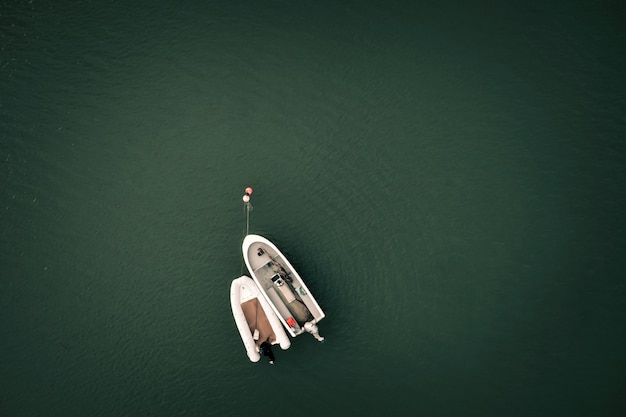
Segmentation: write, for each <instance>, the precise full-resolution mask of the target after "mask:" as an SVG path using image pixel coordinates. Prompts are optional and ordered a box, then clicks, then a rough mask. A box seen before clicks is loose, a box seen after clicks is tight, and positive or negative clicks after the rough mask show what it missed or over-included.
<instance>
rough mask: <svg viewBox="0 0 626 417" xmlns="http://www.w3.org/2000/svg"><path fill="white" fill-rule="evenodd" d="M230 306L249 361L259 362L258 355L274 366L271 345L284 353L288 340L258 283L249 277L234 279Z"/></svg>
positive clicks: (288, 344)
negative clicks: (267, 359) (265, 357)
mask: <svg viewBox="0 0 626 417" xmlns="http://www.w3.org/2000/svg"><path fill="white" fill-rule="evenodd" d="M230 304H231V307H232V310H233V317H234V318H235V323H236V324H237V329H238V330H239V333H240V334H241V340H243V345H244V346H245V348H246V353H247V354H248V358H250V360H251V361H252V362H258V361H259V359H261V354H263V355H265V356H268V357H269V361H270V363H274V355H273V353H272V350H271V346H272V345H276V344H278V345H280V347H281V349H283V350H286V349H289V346H291V340H289V337H288V336H287V334H286V333H285V330H284V329H283V326H282V324H281V323H280V321H279V319H278V317H276V314H275V313H274V310H273V308H272V307H271V306H270V305H269V303H268V302H267V300H266V299H265V297H264V296H263V295H262V294H261V291H260V290H259V287H258V286H257V284H256V283H255V282H254V281H253V280H252V279H251V278H250V277H248V276H245V275H244V276H241V277H239V278H237V279H234V280H233V282H232V283H231V285H230Z"/></svg>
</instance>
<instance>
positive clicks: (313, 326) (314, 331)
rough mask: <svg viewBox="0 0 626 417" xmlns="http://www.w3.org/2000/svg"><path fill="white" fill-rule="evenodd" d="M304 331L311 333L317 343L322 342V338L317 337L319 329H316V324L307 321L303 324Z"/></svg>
mask: <svg viewBox="0 0 626 417" xmlns="http://www.w3.org/2000/svg"><path fill="white" fill-rule="evenodd" d="M304 330H306V331H307V332H309V333H311V334H312V335H313V337H314V338H315V339H316V340H317V341H318V342H323V341H324V338H323V337H322V336H320V335H319V329H318V328H317V324H315V323H313V322H310V321H307V322H306V323H304Z"/></svg>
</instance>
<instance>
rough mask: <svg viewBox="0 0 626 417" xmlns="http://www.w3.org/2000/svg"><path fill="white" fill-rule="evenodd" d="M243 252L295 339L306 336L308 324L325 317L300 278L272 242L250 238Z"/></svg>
mask: <svg viewBox="0 0 626 417" xmlns="http://www.w3.org/2000/svg"><path fill="white" fill-rule="evenodd" d="M242 252H243V257H244V260H245V263H246V266H247V268H248V271H249V272H250V275H251V276H252V279H254V281H255V282H256V284H257V286H258V288H259V290H260V291H261V293H262V294H263V296H264V297H265V300H266V301H267V302H268V303H269V305H270V306H271V307H272V309H273V310H274V312H275V313H276V316H277V317H278V319H279V320H280V322H281V323H282V325H283V327H284V328H285V329H286V330H287V332H288V333H289V334H290V335H291V336H292V337H295V336H297V335H299V334H302V333H303V332H304V331H305V329H304V326H305V325H306V324H307V323H309V326H310V325H311V324H314V323H318V322H319V321H321V320H322V319H323V318H324V317H325V314H324V312H323V310H322V308H321V307H320V306H319V304H318V303H317V300H315V298H314V297H313V295H312V294H311V292H310V291H309V289H308V288H307V286H306V284H305V283H304V281H303V280H302V278H301V277H300V275H299V274H298V273H297V271H296V270H295V268H294V267H293V266H292V265H291V263H290V262H289V261H288V260H287V258H286V257H285V255H283V253H282V252H281V251H280V250H279V249H278V248H277V247H276V246H275V245H274V244H273V243H272V242H270V241H269V240H267V239H266V238H264V237H262V236H259V235H247V236H246V237H245V238H244V241H243V244H242Z"/></svg>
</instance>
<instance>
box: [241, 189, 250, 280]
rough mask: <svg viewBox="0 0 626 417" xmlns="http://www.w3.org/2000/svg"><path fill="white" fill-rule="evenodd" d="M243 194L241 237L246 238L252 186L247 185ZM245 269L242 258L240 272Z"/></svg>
mask: <svg viewBox="0 0 626 417" xmlns="http://www.w3.org/2000/svg"><path fill="white" fill-rule="evenodd" d="M245 192H246V193H245V194H244V196H243V218H244V223H245V227H244V229H243V238H242V239H241V240H242V241H243V239H245V238H246V236H248V235H249V234H250V211H252V204H250V194H252V188H250V187H248V188H246V190H245ZM244 270H245V264H244V261H243V259H242V260H241V274H242V275H243V271H244Z"/></svg>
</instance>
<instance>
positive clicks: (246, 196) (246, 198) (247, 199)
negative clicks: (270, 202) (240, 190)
mask: <svg viewBox="0 0 626 417" xmlns="http://www.w3.org/2000/svg"><path fill="white" fill-rule="evenodd" d="M252 191H253V190H252V187H246V189H245V192H246V193H245V194H244V195H243V202H244V203H249V202H250V194H252Z"/></svg>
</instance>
